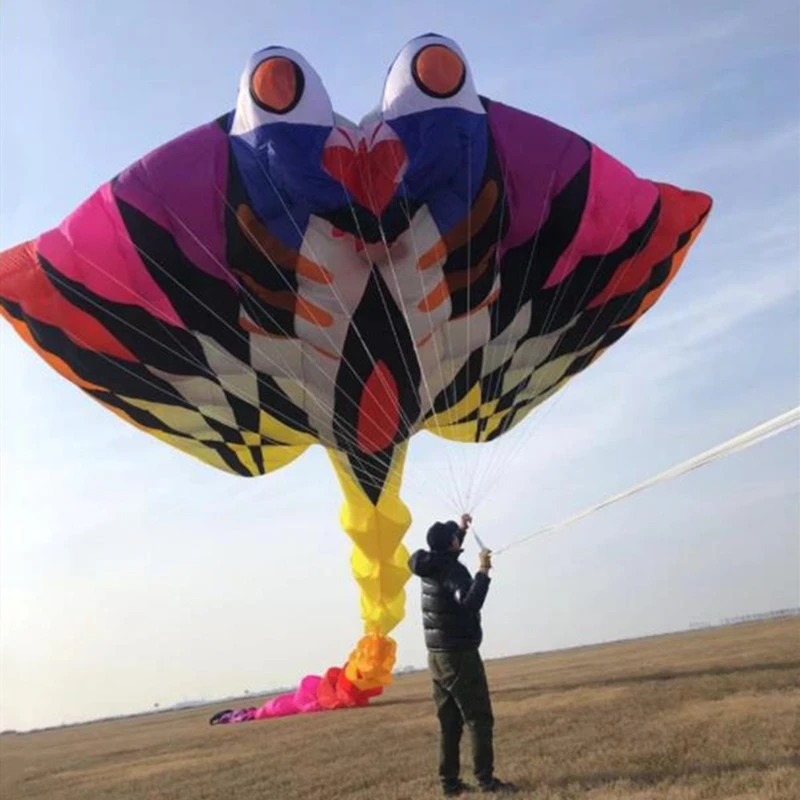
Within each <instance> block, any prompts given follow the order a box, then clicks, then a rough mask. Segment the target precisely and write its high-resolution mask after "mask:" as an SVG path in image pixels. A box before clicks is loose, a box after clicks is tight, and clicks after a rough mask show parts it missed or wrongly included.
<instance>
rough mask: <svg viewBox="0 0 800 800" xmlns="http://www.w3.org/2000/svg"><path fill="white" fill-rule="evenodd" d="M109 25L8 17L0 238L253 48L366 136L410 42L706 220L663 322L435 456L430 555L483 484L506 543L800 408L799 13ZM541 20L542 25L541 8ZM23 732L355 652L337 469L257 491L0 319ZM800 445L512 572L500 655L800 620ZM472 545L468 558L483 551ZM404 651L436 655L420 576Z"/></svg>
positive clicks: (102, 17) (180, 111) (592, 526)
mask: <svg viewBox="0 0 800 800" xmlns="http://www.w3.org/2000/svg"><path fill="white" fill-rule="evenodd" d="M431 5H433V4H429V3H427V2H421V1H420V2H405V3H402V4H400V3H397V4H390V3H385V4H376V3H372V2H370V3H366V2H348V3H346V4H345V3H321V2H311V0H295V2H292V3H285V4H284V3H267V2H259V3H256V2H252V1H246V0H238V1H235V0H230V1H229V2H227V3H224V4H222V3H211V2H197V0H195V1H194V2H188V0H186V1H181V2H179V1H178V0H174V1H173V2H169V3H165V2H155V1H154V0H139V2H137V3H135V4H111V3H104V2H99V0H98V1H97V2H89V1H88V0H74V2H71V3H63V2H59V1H58V0H50V1H49V2H44V1H39V2H37V1H36V0H27V2H25V3H15V4H8V3H6V4H4V5H3V7H2V11H0V246H2V247H3V248H5V247H8V246H11V245H13V244H15V243H16V242H18V241H20V240H23V239H26V238H30V237H33V236H35V235H36V234H37V233H39V232H41V231H43V230H45V229H47V228H49V227H52V226H53V225H55V224H57V223H58V222H59V221H60V220H61V218H62V217H63V216H65V215H66V214H67V213H69V212H70V211H71V210H72V209H73V208H74V207H75V206H76V205H77V204H78V203H80V202H81V201H82V200H83V199H84V198H85V197H86V196H87V195H88V194H89V193H90V192H92V191H93V190H94V189H95V188H96V187H97V186H98V185H99V184H101V183H102V182H104V181H106V180H107V179H108V178H110V177H111V176H113V175H114V174H115V173H116V172H118V171H119V170H120V169H122V168H123V167H124V166H126V165H127V164H128V163H130V162H131V161H133V160H134V159H136V158H137V157H139V156H141V155H143V154H144V153H145V152H147V151H148V150H150V149H152V148H153V147H155V146H157V145H158V144H160V143H162V142H164V141H166V140H167V139H169V138H171V137H173V136H175V135H177V134H179V133H181V132H183V131H185V130H187V129H188V128H190V127H193V126H195V125H197V124H200V123H202V122H205V121H207V120H209V119H211V118H213V117H215V116H217V115H218V114H219V113H221V112H222V111H225V110H227V109H229V108H230V107H232V105H233V103H234V101H235V93H236V86H237V82H238V78H239V73H240V71H241V69H242V67H243V65H244V64H245V62H246V60H247V58H248V57H249V55H250V54H251V53H252V52H253V51H255V50H257V49H259V48H261V47H263V46H266V45H269V44H283V45H286V46H289V47H293V48H294V49H296V50H299V51H300V52H302V53H304V54H305V55H306V57H307V58H308V59H309V60H310V62H311V63H312V64H313V65H314V67H315V68H316V69H317V70H318V72H319V73H320V74H321V75H322V77H323V80H324V81H325V83H326V86H327V88H328V91H329V93H330V95H331V97H332V98H333V100H334V104H335V106H336V108H337V110H338V111H340V112H341V113H343V114H345V115H347V116H349V117H351V118H359V117H360V116H361V115H362V114H363V113H365V112H366V111H368V110H369V109H371V108H372V107H373V105H374V104H375V102H376V101H377V99H378V97H379V92H380V88H381V85H382V81H383V77H384V74H385V70H386V69H387V67H388V65H389V63H390V62H391V60H392V58H393V57H394V54H395V53H396V51H397V50H398V49H399V48H400V47H401V46H402V45H403V44H404V43H405V42H406V41H407V40H408V39H410V38H412V37H413V36H415V35H418V34H420V33H424V32H427V31H431V30H433V31H436V32H439V33H442V34H445V35H448V36H451V37H452V38H454V39H455V40H456V41H458V42H459V43H460V44H461V46H462V47H463V49H464V50H465V52H466V54H467V56H468V58H469V59H470V62H471V65H472V68H473V71H474V74H475V78H476V81H477V84H478V89H479V91H480V92H481V93H482V94H485V95H488V96H490V97H492V98H494V99H498V100H501V101H504V102H507V103H509V104H511V105H515V106H518V107H521V108H523V109H525V110H527V111H531V112H534V113H537V114H541V115H543V116H546V117H549V118H551V119H553V120H555V121H557V122H559V123H560V124H562V125H565V126H567V127H570V128H572V129H574V130H576V131H578V132H579V133H581V134H582V135H584V136H586V137H587V138H590V139H592V140H594V141H595V142H596V143H598V144H599V145H600V146H601V147H603V148H604V149H606V150H607V151H609V152H611V153H612V154H613V155H615V156H616V157H618V158H620V159H621V160H623V161H624V162H626V163H627V164H629V165H630V166H631V167H632V168H633V169H634V170H636V171H637V172H638V173H639V174H642V175H646V176H647V177H652V178H656V179H660V180H667V181H669V182H671V183H675V184H678V185H682V186H685V187H687V188H697V189H702V190H704V191H707V192H708V193H710V194H711V195H713V196H714V199H715V209H714V212H713V215H712V218H711V220H710V222H709V224H708V226H707V228H706V230H705V232H704V233H703V235H702V236H701V238H700V241H699V242H698V244H697V246H696V247H695V248H694V250H693V251H692V254H691V255H690V257H689V259H688V261H687V264H686V266H685V267H684V270H683V271H682V273H681V274H680V276H679V277H678V279H677V280H676V281H675V282H674V284H673V285H672V287H671V288H670V290H669V291H668V292H667V294H666V295H665V296H664V298H663V300H662V302H661V303H660V304H659V305H658V306H657V307H656V309H655V310H654V311H653V312H651V313H650V314H649V315H648V316H647V317H646V318H645V319H644V320H643V321H642V322H641V323H640V324H639V325H638V326H637V327H636V328H635V329H634V331H633V332H632V333H631V334H630V335H629V336H627V337H626V338H625V339H624V340H623V341H622V342H620V343H619V344H618V345H617V346H615V347H614V348H612V350H611V351H610V352H609V353H608V354H607V355H606V356H604V358H603V359H602V360H601V361H600V362H599V363H598V364H597V365H595V366H594V367H593V368H592V369H590V370H588V371H587V372H585V373H584V374H583V375H582V376H580V377H579V378H578V379H576V380H575V381H573V382H572V383H571V384H570V386H569V387H568V388H567V389H566V390H565V391H564V392H562V393H561V394H560V395H559V396H557V397H556V398H555V399H554V400H553V401H551V402H550V403H549V404H548V405H546V406H545V407H544V408H543V409H542V410H540V411H539V413H538V414H537V415H535V416H534V417H533V418H531V419H530V420H529V421H528V422H527V424H526V425H523V426H521V428H520V429H519V432H518V433H517V434H512V435H511V436H509V437H507V441H503V442H501V443H500V444H499V445H498V447H497V448H496V449H497V452H494V451H492V450H491V449H484V450H476V449H465V448H463V447H462V448H458V447H455V446H448V445H446V444H444V443H442V442H440V441H439V440H435V439H433V438H432V437H429V436H420V437H418V438H417V439H415V440H414V442H413V443H412V447H411V457H410V463H409V467H408V480H407V487H408V489H407V492H406V495H405V499H406V502H407V503H408V505H409V506H410V507H411V509H412V512H413V514H414V518H415V522H414V525H413V527H412V529H411V531H410V532H409V534H408V536H407V539H406V542H407V544H408V546H409V547H410V548H413V547H415V546H418V545H419V544H421V542H422V541H423V537H424V531H425V530H426V528H427V526H428V525H429V524H430V522H431V521H432V520H433V519H437V518H441V517H444V516H447V515H450V514H453V513H454V510H453V509H452V508H451V507H450V505H449V503H448V498H450V497H452V495H453V494H454V486H453V480H452V479H451V477H450V474H451V471H453V472H454V473H455V474H456V477H457V478H458V479H459V480H458V483H459V486H460V489H461V490H462V491H465V490H466V487H467V485H468V484H469V483H470V476H471V475H475V474H481V473H483V472H485V471H486V470H487V469H490V468H492V466H495V467H496V466H497V465H502V467H503V468H502V471H501V472H500V473H497V474H498V475H499V480H498V479H495V480H490V479H486V480H484V481H482V482H478V483H477V485H476V489H475V492H474V493H473V494H474V496H475V498H476V499H477V500H478V501H479V503H478V505H477V508H476V509H475V519H476V525H477V526H478V531H479V533H480V534H481V535H482V536H483V538H485V539H486V541H487V542H488V543H489V544H493V545H495V546H499V545H500V544H503V543H505V542H508V541H511V540H513V539H516V538H518V537H520V536H524V535H525V534H526V533H528V532H530V531H531V530H533V529H535V528H537V527H539V526H540V525H544V524H547V523H550V522H555V521H558V520H560V519H562V518H564V517H566V516H568V515H570V514H571V513H573V512H575V511H577V510H579V509H581V508H582V507H584V506H586V505H588V504H590V503H593V502H595V501H598V500H601V499H603V498H604V497H605V496H607V495H609V494H611V493H613V492H615V491H617V490H621V489H624V488H626V487H627V486H628V485H629V484H631V483H633V482H636V481H639V480H641V479H644V478H646V477H649V476H650V475H651V474H653V473H655V472H657V471H659V470H661V469H663V468H665V467H667V466H670V465H671V464H672V463H673V462H675V461H677V460H680V459H683V458H686V457H689V456H691V455H693V454H695V453H696V452H698V451H700V450H702V449H705V448H707V447H709V446H712V445H714V444H716V443H717V442H718V441H721V440H723V439H725V438H728V437H729V436H731V435H734V434H736V433H738V432H739V431H740V430H744V429H745V428H747V427H749V426H751V425H754V424H756V423H758V422H760V421H762V420H764V419H767V418H768V417H770V416H772V415H774V414H777V413H779V412H781V411H784V410H786V409H788V408H790V407H792V406H794V405H796V404H797V403H798V401H799V400H800V305H799V304H798V300H800V297H799V292H800V270H798V264H799V263H800V260H799V259H800V241H799V237H800V227H799V224H798V220H799V219H800V191H799V190H798V180H799V178H800V155H799V154H800V147H799V145H800V122H799V120H800V78H798V76H800V46H799V43H798V30H800V18H799V12H798V7H797V4H796V2H794V1H793V0H786V2H783V1H781V0H770V1H769V2H764V3H761V4H758V6H756V4H753V3H751V2H749V0H743V1H741V2H738V1H737V0H724V2H722V1H715V0H706V1H705V2H703V3H697V2H686V1H685V0H679V1H677V2H674V3H672V4H671V5H670V10H669V13H667V12H666V11H665V10H664V8H663V6H660V5H659V4H655V3H647V2H638V3H636V2H629V1H628V0H615V1H614V2H607V3H602V4H600V3H596V2H593V0H566V1H565V2H561V3H558V4H555V3H553V4H549V7H548V8H541V9H538V10H536V11H531V7H532V6H531V4H529V3H524V2H522V1H521V0H514V1H513V2H495V3H473V2H458V3H455V2H453V3H450V2H440V3H437V4H435V10H431V8H430V6H431ZM542 5H543V4H542ZM0 437H1V438H0V470H1V472H0V556H1V558H0V628H1V629H2V636H1V637H0V687H1V688H2V697H1V698H0V701H1V708H0V715H1V716H2V721H0V725H2V727H19V728H25V727H30V726H38V725H44V724H53V723H55V724H58V723H60V722H62V721H71V720H78V719H85V718H89V717H94V716H98V715H102V714H109V713H123V712H129V711H135V710H139V709H144V708H148V707H151V706H152V705H153V703H155V702H159V703H161V704H168V703H171V702H175V701H180V700H183V699H185V698H194V697H201V696H205V697H214V696H220V695H225V694H228V693H233V692H240V691H242V690H244V689H251V690H256V689H261V688H266V687H270V686H274V685H285V684H291V683H292V682H294V681H295V680H296V679H297V678H298V677H300V676H301V675H303V674H305V673H306V672H310V671H316V670H319V669H324V668H325V667H327V666H329V665H330V664H334V663H337V662H340V661H341V660H343V659H344V658H345V657H346V655H347V652H349V648H350V646H351V645H352V644H353V643H354V641H355V639H356V638H357V636H358V635H359V632H360V620H359V617H358V610H357V609H358V604H357V590H356V586H355V582H354V581H353V580H352V579H351V577H350V574H349V564H348V558H349V544H348V540H347V539H346V537H345V535H344V534H343V533H342V532H341V531H340V530H339V528H338V524H337V519H338V510H339V506H340V504H341V497H340V494H339V490H338V487H337V485H336V483H335V480H334V476H333V474H332V471H331V469H330V468H329V466H328V464H327V462H326V460H325V458H324V456H323V454H322V453H321V452H317V451H314V452H311V453H308V454H306V456H304V457H303V458H301V459H300V460H299V461H298V462H296V463H295V464H294V465H292V466H290V467H288V468H287V469H285V470H284V471H282V472H280V473H278V474H276V475H274V476H271V477H269V478H265V479H262V480H260V481H243V480H240V479H235V478H232V477H228V476H226V475H224V474H222V473H219V472H217V471H214V470H211V469H208V468H207V467H204V466H203V465H201V464H199V463H196V462H194V461H193V460H191V459H189V458H187V457H186V456H184V455H182V454H180V453H178V452H177V451H173V450H171V449H170V448H167V447H165V446H164V445H162V444H160V443H159V442H157V441H156V440H154V439H150V438H149V437H145V436H142V435H141V434H140V433H139V432H138V431H136V430H134V429H133V428H130V427H128V426H125V425H124V424H123V423H121V422H120V421H119V420H118V419H117V418H116V417H114V416H113V415H111V414H109V413H108V412H106V411H104V410H103V409H102V408H100V407H98V406H96V405H95V404H93V403H90V402H88V401H87V400H86V398H85V397H84V396H82V395H81V394H80V393H79V392H78V391H77V390H75V389H74V388H72V387H71V386H69V385H67V384H66V383H65V382H63V381H62V380H61V379H60V378H59V377H58V376H56V375H55V374H54V373H52V372H51V371H50V370H49V368H47V367H46V366H45V365H44V364H43V363H42V362H40V361H39V360H38V358H37V357H36V356H35V355H34V354H32V353H31V352H29V351H28V350H27V349H26V348H25V347H24V345H22V343H21V342H19V341H18V340H17V338H16V337H15V335H14V334H13V333H12V332H11V331H10V329H9V327H8V326H7V325H5V324H3V325H2V326H1V327H0ZM799 484H800V440H799V439H798V436H797V434H796V433H793V434H789V435H785V436H783V437H779V438H778V439H775V440H773V441H771V442H769V443H767V444H764V445H762V446H760V447H758V448H756V449H753V450H750V451H748V452H747V453H746V454H742V455H738V456H735V457H733V458H731V459H730V460H729V461H725V462H721V463H718V464H716V465H714V466H712V467H709V468H708V469H706V470H704V471H701V472H698V473H695V474H693V475H690V476H688V477H686V478H683V479H680V480H679V481H676V482H673V483H669V484H665V485H662V486H659V487H658V488H656V489H654V490H652V491H651V492H648V493H646V494H643V495H640V496H638V497H636V498H633V499H631V500H630V501H627V502H626V503H624V504H621V505H619V506H615V507H613V508H611V509H609V510H608V511H605V512H603V513H601V514H597V515H595V516H593V517H591V518H590V519H588V520H586V521H585V522H583V523H581V524H580V525H578V526H576V527H574V528H571V529H569V530H568V531H565V532H564V533H561V534H558V535H556V536H553V537H549V538H547V537H546V538H542V539H539V540H536V541H535V542H532V543H530V544H528V545H526V546H524V547H520V548H519V549H518V550H516V551H513V556H512V555H510V554H509V555H508V556H504V557H498V559H497V565H496V570H495V581H494V583H493V586H492V590H491V595H490V599H489V601H488V603H487V607H486V613H485V626H486V641H485V646H484V653H485V655H486V656H488V657H492V656H501V655H507V654H511V653H520V652H528V651H532V650H544V649H550V648H556V647H563V646H569V645H574V644H579V643H587V642H593V641H600V640H606V639H616V638H621V637H628V636H635V635H641V634H648V633H655V632H660V631H666V630H673V629H679V628H684V627H688V626H689V625H691V624H692V623H696V622H713V621H716V620H719V619H721V618H724V617H729V616H734V615H737V614H742V613H749V612H758V611H765V610H769V609H772V608H780V607H786V606H793V605H798V604H799V603H800V536H799V533H798V528H799V526H800V495H799V494H798V485H799ZM475 550H476V548H475V545H474V544H470V545H469V548H468V552H467V554H466V556H465V557H466V558H467V561H468V563H470V564H471V562H472V561H473V560H474V559H475ZM409 588H410V591H409V601H408V614H407V618H406V621H405V622H404V623H403V624H402V625H401V626H400V628H399V629H398V630H397V631H396V638H397V639H398V642H399V646H400V656H399V659H400V663H401V664H421V663H423V660H424V650H423V644H422V637H421V631H420V621H419V601H418V597H417V591H418V587H417V586H416V585H415V584H414V583H413V582H412V583H410V584H409Z"/></svg>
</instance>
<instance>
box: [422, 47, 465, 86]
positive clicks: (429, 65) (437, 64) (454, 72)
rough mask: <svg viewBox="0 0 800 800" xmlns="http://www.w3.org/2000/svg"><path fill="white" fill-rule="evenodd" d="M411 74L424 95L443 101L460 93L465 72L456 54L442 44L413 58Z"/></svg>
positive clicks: (426, 48) (429, 48) (425, 49)
mask: <svg viewBox="0 0 800 800" xmlns="http://www.w3.org/2000/svg"><path fill="white" fill-rule="evenodd" d="M411 74H412V76H413V77H414V82H415V83H416V84H417V86H419V88H420V89H421V90H422V91H423V92H425V94H427V95H429V96H430V97H438V98H442V99H444V98H448V97H452V96H453V95H455V94H458V92H459V91H461V87H462V86H463V85H464V81H465V80H466V76H467V70H466V67H465V66H464V62H463V61H462V59H461V57H460V56H459V55H458V53H456V52H454V51H453V50H451V49H450V48H449V47H446V46H445V45H443V44H431V45H428V46H427V47H423V48H422V49H421V50H420V51H419V52H418V53H417V54H416V56H414V60H413V61H412V63H411Z"/></svg>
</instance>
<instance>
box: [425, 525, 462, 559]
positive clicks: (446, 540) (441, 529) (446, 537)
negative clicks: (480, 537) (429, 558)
mask: <svg viewBox="0 0 800 800" xmlns="http://www.w3.org/2000/svg"><path fill="white" fill-rule="evenodd" d="M453 536H458V538H459V540H460V541H463V540H464V536H463V531H462V530H461V528H460V527H459V525H458V523H457V522H453V520H450V521H449V522H434V523H433V525H431V527H430V529H429V530H428V537H427V538H428V547H429V548H430V550H431V552H433V553H446V552H447V551H448V550H450V546H451V545H452V544H453Z"/></svg>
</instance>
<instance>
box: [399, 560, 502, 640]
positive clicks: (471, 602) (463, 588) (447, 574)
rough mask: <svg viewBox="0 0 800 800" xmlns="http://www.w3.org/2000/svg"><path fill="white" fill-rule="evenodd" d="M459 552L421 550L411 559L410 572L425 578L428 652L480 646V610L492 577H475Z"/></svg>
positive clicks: (424, 601) (425, 619)
mask: <svg viewBox="0 0 800 800" xmlns="http://www.w3.org/2000/svg"><path fill="white" fill-rule="evenodd" d="M458 555H459V554H458V553H431V552H429V551H427V550H418V551H417V552H416V553H414V555H413V556H411V558H410V559H409V562H408V566H409V568H410V569H411V571H412V572H413V573H414V574H415V575H417V576H419V577H420V578H422V623H423V627H424V628H425V645H426V646H427V648H428V650H432V651H434V652H441V651H443V650H469V649H472V648H476V647H480V645H481V641H482V640H483V631H482V630H481V614H480V611H481V607H482V606H483V601H484V600H485V599H486V593H487V592H488V591H489V583H490V578H489V576H488V575H487V574H486V573H484V572H479V573H478V574H477V575H476V576H475V577H474V578H473V577H472V576H471V575H470V574H469V570H468V569H467V568H466V567H465V566H464V565H463V564H462V563H461V562H460V561H459V560H458Z"/></svg>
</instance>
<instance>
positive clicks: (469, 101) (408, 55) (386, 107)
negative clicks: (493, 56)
mask: <svg viewBox="0 0 800 800" xmlns="http://www.w3.org/2000/svg"><path fill="white" fill-rule="evenodd" d="M437 108H459V109H462V110H464V111H471V112H473V113H475V114H483V113H484V109H483V106H482V105H481V101H480V99H479V97H478V93H477V92H476V91H475V84H474V83H473V81H472V73H471V72H470V69H469V64H467V60H466V58H465V57H464V53H463V52H462V51H461V48H460V47H459V46H458V45H457V44H456V43H455V42H454V41H453V40H452V39H447V38H445V37H444V36H436V35H434V34H430V35H428V36H420V37H419V38H417V39H413V40H412V41H410V42H409V43H408V44H407V45H406V46H405V47H404V48H403V49H402V50H401V51H400V53H399V54H398V56H397V58H395V60H394V63H393V64H392V66H391V68H390V69H389V75H388V77H387V78H386V83H385V85H384V89H383V103H382V106H381V110H382V112H383V116H384V119H387V120H390V119H396V118H397V117H404V116H406V115H407V114H414V113H418V112H420V111H429V110H433V109H437Z"/></svg>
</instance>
